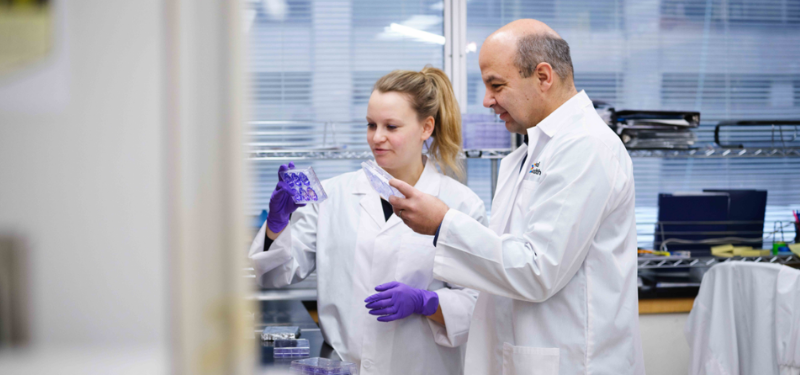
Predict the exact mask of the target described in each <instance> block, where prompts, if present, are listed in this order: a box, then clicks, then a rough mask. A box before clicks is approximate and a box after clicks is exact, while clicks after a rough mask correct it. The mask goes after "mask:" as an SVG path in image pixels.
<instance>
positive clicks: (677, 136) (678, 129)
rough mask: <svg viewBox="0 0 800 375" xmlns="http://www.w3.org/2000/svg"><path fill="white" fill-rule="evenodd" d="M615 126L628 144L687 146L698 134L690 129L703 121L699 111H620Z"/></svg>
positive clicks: (637, 145)
mask: <svg viewBox="0 0 800 375" xmlns="http://www.w3.org/2000/svg"><path fill="white" fill-rule="evenodd" d="M613 120H614V123H613V127H614V128H615V130H616V132H617V134H618V135H619V136H620V138H621V139H622V143H624V144H625V147H627V148H633V149H636V148H640V149H641V148H659V149H664V148H666V149H686V148H689V147H691V146H693V145H694V143H695V142H696V141H697V136H696V135H695V134H694V133H693V132H692V131H691V128H696V127H698V126H699V125H700V113H699V112H671V111H669V112H668V111H630V110H625V111H619V112H615V113H614V115H613Z"/></svg>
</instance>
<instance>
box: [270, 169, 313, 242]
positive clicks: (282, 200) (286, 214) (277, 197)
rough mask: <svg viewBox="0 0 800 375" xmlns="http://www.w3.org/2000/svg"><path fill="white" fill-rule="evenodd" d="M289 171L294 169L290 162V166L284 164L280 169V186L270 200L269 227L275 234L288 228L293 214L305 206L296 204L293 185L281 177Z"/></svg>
mask: <svg viewBox="0 0 800 375" xmlns="http://www.w3.org/2000/svg"><path fill="white" fill-rule="evenodd" d="M289 169H294V163H292V162H289V165H286V164H284V165H281V167H280V168H278V180H279V181H278V185H277V186H276V187H275V191H273V192H272V197H271V198H270V199H269V215H268V216H267V227H268V228H269V230H271V231H272V232H273V233H279V232H280V231H282V230H283V228H286V225H287V224H289V218H291V217H292V212H294V211H295V210H297V208H298V207H303V206H305V204H297V203H294V200H292V195H294V192H293V190H292V185H290V184H288V183H286V182H284V181H283V177H281V173H283V172H286V171H287V170H289Z"/></svg>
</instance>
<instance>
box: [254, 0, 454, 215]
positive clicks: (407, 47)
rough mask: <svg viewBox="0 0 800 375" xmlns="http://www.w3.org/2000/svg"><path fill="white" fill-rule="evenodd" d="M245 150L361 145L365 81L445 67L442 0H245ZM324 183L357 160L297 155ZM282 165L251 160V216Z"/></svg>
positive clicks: (358, 147) (370, 83) (356, 165)
mask: <svg viewBox="0 0 800 375" xmlns="http://www.w3.org/2000/svg"><path fill="white" fill-rule="evenodd" d="M244 17H245V25H246V35H247V38H248V45H249V51H248V55H249V61H248V72H249V77H250V78H249V83H250V127H249V133H250V134H249V140H248V142H249V146H250V148H251V149H252V148H269V149H293V150H298V149H300V150H303V149H310V148H313V147H317V148H318V147H323V146H324V147H338V148H341V149H344V150H350V151H357V150H368V149H369V148H368V146H367V143H366V120H365V117H366V110H367V102H368V100H369V96H370V94H371V92H372V86H373V84H374V83H375V81H376V80H377V79H378V78H380V77H381V76H383V75H384V74H386V73H388V72H390V71H392V70H394V69H409V70H420V69H422V68H423V67H424V66H425V65H426V64H430V65H433V66H435V67H438V68H442V66H443V64H444V54H443V53H444V45H443V44H444V42H443V40H444V37H443V35H444V20H443V17H444V8H443V6H442V3H441V2H440V1H433V0H426V1H406V0H399V1H369V0H279V1H261V0H258V1H248V2H246V9H245V15H244ZM295 162H296V163H297V164H298V165H302V166H309V165H310V166H313V167H314V170H315V171H316V172H317V175H318V176H319V177H320V178H321V179H325V178H330V177H333V176H336V175H339V174H342V173H345V172H350V171H354V170H357V169H359V168H360V164H361V161H360V160H333V161H330V160H322V161H319V160H297V161H295ZM282 163H286V161H274V160H263V161H253V162H252V163H250V167H251V176H252V178H251V184H250V191H249V194H250V197H251V201H250V202H249V205H248V207H249V210H248V213H249V214H251V215H257V214H258V213H259V212H260V211H261V210H262V209H267V208H268V205H269V197H270V195H271V193H272V191H273V189H274V188H275V185H276V183H277V170H278V167H279V166H280V164H282Z"/></svg>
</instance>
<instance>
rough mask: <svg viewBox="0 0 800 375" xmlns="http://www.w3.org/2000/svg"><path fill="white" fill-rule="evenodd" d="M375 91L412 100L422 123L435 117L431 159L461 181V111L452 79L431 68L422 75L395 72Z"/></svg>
mask: <svg viewBox="0 0 800 375" xmlns="http://www.w3.org/2000/svg"><path fill="white" fill-rule="evenodd" d="M373 89H374V90H378V91H380V92H382V93H386V92H398V93H403V94H407V95H408V96H409V97H410V99H411V100H410V102H411V107H412V108H413V109H414V111H415V112H417V116H418V118H419V121H423V120H424V119H426V118H428V116H431V117H433V119H434V126H433V133H432V134H431V137H432V138H433V141H432V142H431V144H430V146H429V147H428V155H429V156H430V157H432V158H433V160H434V161H435V162H436V164H438V165H439V168H441V170H442V173H445V174H448V172H450V173H449V174H454V175H455V176H456V177H457V178H459V179H461V178H463V175H464V168H463V166H462V164H461V161H460V160H459V159H458V154H459V153H460V152H461V111H460V110H459V109H458V102H457V101H456V97H455V94H454V93H453V87H452V86H451V85H450V79H449V78H447V75H446V74H444V72H443V71H441V70H440V69H437V68H434V67H432V66H430V65H428V66H425V68H423V69H422V71H419V72H414V71H411V70H395V71H393V72H391V73H389V74H387V75H385V76H383V77H381V79H379V80H378V82H375V87H374V88H373Z"/></svg>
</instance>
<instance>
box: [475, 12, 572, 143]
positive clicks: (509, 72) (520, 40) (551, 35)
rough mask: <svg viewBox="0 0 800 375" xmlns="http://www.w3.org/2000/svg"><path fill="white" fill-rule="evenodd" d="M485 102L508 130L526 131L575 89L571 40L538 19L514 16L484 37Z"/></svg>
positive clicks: (563, 101)
mask: <svg viewBox="0 0 800 375" xmlns="http://www.w3.org/2000/svg"><path fill="white" fill-rule="evenodd" d="M478 65H480V67H481V78H482V79H483V84H484V85H485V86H486V93H485V94H484V97H483V106H484V107H488V108H492V109H493V110H494V113H495V114H497V115H499V116H500V119H501V120H503V121H505V123H506V129H508V130H509V131H510V132H512V133H518V134H526V132H527V130H528V129H530V128H531V127H534V126H536V124H538V123H539V122H540V121H542V120H543V119H544V118H546V117H547V116H548V115H550V114H551V113H552V112H553V111H555V110H556V109H557V108H558V107H560V106H561V105H562V104H564V103H565V102H567V100H569V99H570V98H572V97H573V96H575V95H577V93H578V92H577V91H576V90H575V83H574V82H573V79H572V59H571V58H570V55H569V45H567V42H565V41H564V39H562V38H561V36H559V35H558V33H556V32H555V31H553V29H551V28H550V27H549V26H547V25H545V24H544V23H542V22H540V21H537V20H517V21H514V22H511V23H509V24H508V25H505V26H503V27H502V28H500V29H499V30H497V31H495V32H494V33H492V35H490V36H489V37H488V38H486V41H484V42H483V45H482V46H481V52H480V55H479V56H478Z"/></svg>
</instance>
